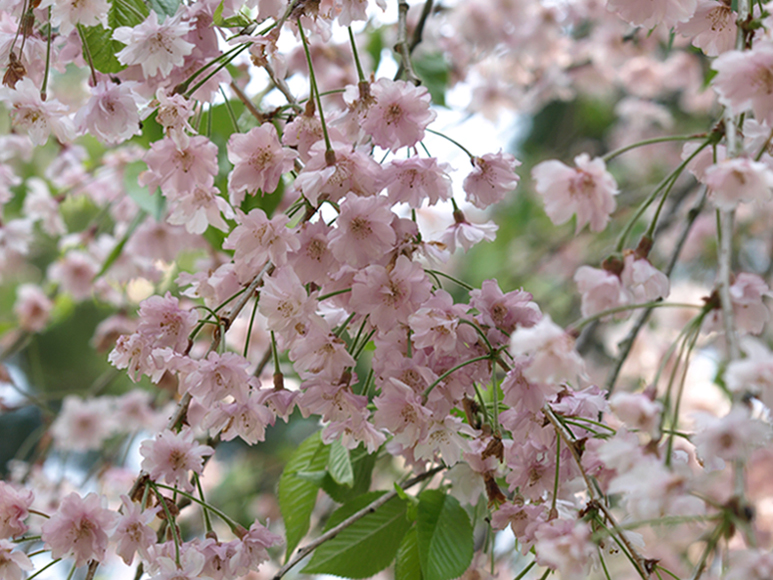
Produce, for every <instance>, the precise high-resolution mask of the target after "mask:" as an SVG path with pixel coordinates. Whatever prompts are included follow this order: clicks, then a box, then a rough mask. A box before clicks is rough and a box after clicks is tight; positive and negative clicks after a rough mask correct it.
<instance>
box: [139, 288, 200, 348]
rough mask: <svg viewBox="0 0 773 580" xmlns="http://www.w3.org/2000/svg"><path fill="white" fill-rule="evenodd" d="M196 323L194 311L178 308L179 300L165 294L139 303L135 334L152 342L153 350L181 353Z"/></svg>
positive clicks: (196, 317) (169, 294) (196, 318)
mask: <svg viewBox="0 0 773 580" xmlns="http://www.w3.org/2000/svg"><path fill="white" fill-rule="evenodd" d="M196 322H198V315H197V314H196V311H195V310H184V309H182V308H180V302H179V300H178V299H177V298H175V297H174V296H172V294H171V293H170V292H167V293H166V295H165V296H163V297H162V296H151V297H150V298H148V299H147V300H143V301H142V302H141V303H140V323H139V326H138V327H137V333H138V334H140V335H142V336H144V337H146V338H147V339H148V340H150V341H152V344H153V346H154V347H155V348H163V347H169V348H172V349H173V350H175V351H176V352H183V351H184V350H185V349H186V347H187V346H188V335H189V334H190V333H191V331H192V330H193V327H194V325H195V324H196Z"/></svg>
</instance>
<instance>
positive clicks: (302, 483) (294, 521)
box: [278, 432, 329, 559]
mask: <svg viewBox="0 0 773 580" xmlns="http://www.w3.org/2000/svg"><path fill="white" fill-rule="evenodd" d="M328 453H329V448H328V447H327V446H326V445H325V444H324V443H322V441H321V440H320V436H319V432H317V433H314V434H313V435H311V436H310V437H308V438H307V439H306V440H305V441H304V442H303V443H301V444H300V445H299V446H298V449H296V450H295V453H293V456H292V457H291V458H290V461H288V462H287V465H285V468H284V471H283V472H282V476H281V477H280V478H279V494H278V495H279V510H280V511H281V512H282V518H283V519H284V523H285V533H286V536H287V538H286V539H287V552H286V556H285V558H286V559H289V558H290V555H291V554H292V553H293V550H295V548H296V547H297V546H298V543H299V542H300V541H301V540H302V539H303V537H304V536H305V535H306V532H308V531H309V520H310V519H311V512H312V511H314V505H315V504H316V503H317V492H318V491H319V485H318V484H317V483H314V482H311V481H307V480H305V479H303V478H301V477H298V475H297V474H298V472H301V473H303V472H307V473H308V472H313V471H323V470H324V469H325V467H326V466H327V459H328Z"/></svg>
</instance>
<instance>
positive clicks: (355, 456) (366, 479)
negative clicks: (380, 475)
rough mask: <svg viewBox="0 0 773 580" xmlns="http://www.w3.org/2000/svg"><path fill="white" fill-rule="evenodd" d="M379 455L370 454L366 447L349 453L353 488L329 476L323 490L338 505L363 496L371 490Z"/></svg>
mask: <svg viewBox="0 0 773 580" xmlns="http://www.w3.org/2000/svg"><path fill="white" fill-rule="evenodd" d="M376 457H377V453H372V454H369V453H368V450H367V448H366V447H365V446H364V445H360V446H359V447H357V448H356V449H353V450H352V451H351V452H350V453H349V459H350V461H351V464H352V472H353V473H354V483H353V484H352V485H351V487H348V486H345V485H341V484H339V483H336V482H335V481H334V480H333V478H332V477H331V476H330V474H329V473H328V475H327V476H326V477H325V480H324V481H323V482H322V489H324V490H325V492H326V493H327V494H328V495H329V496H330V497H331V498H333V500H335V501H337V502H338V503H346V502H348V501H351V500H353V499H354V498H355V497H357V496H359V495H362V494H363V493H365V492H367V491H368V490H369V489H370V481H371V475H372V474H373V466H374V465H376Z"/></svg>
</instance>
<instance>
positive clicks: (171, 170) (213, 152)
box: [139, 135, 217, 198]
mask: <svg viewBox="0 0 773 580" xmlns="http://www.w3.org/2000/svg"><path fill="white" fill-rule="evenodd" d="M143 161H145V163H147V164H148V170H147V171H144V172H142V173H141V174H140V179H139V181H140V185H147V186H148V187H149V188H150V190H151V191H155V189H156V188H157V187H160V188H161V191H162V192H163V193H164V195H167V196H171V197H173V198H174V197H175V195H176V194H183V193H187V192H190V191H192V190H193V189H194V188H195V187H196V186H202V187H211V186H212V184H213V183H214V181H215V176H216V175H217V146H216V145H215V144H214V143H212V141H210V140H209V139H207V138H206V137H204V136H203V135H197V136H195V137H191V138H190V139H189V140H188V144H187V146H186V147H185V148H184V149H178V147H177V144H176V143H175V142H174V141H173V140H172V139H171V138H165V139H162V140H160V141H156V142H155V143H153V144H152V145H151V146H150V151H148V152H147V153H146V154H145V157H144V158H143Z"/></svg>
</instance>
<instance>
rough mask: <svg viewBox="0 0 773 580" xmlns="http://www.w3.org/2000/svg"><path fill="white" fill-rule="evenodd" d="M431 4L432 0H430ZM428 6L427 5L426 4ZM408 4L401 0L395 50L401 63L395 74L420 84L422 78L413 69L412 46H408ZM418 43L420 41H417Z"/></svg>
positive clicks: (396, 76) (396, 77) (405, 0)
mask: <svg viewBox="0 0 773 580" xmlns="http://www.w3.org/2000/svg"><path fill="white" fill-rule="evenodd" d="M428 2H430V4H431V0H428ZM425 6H426V5H425ZM409 8H410V7H409V6H408V2H407V0H399V3H398V18H397V42H396V43H395V46H394V48H393V50H394V51H395V52H396V53H398V54H399V55H400V59H401V64H400V68H399V69H398V71H397V74H396V75H395V80H397V79H398V78H400V76H401V75H404V76H405V80H407V81H408V82H409V83H413V84H414V85H420V84H421V79H419V77H418V76H417V75H416V71H415V70H414V69H413V64H412V63H411V48H410V47H409V46H408V9H409ZM417 44H418V43H417Z"/></svg>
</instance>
